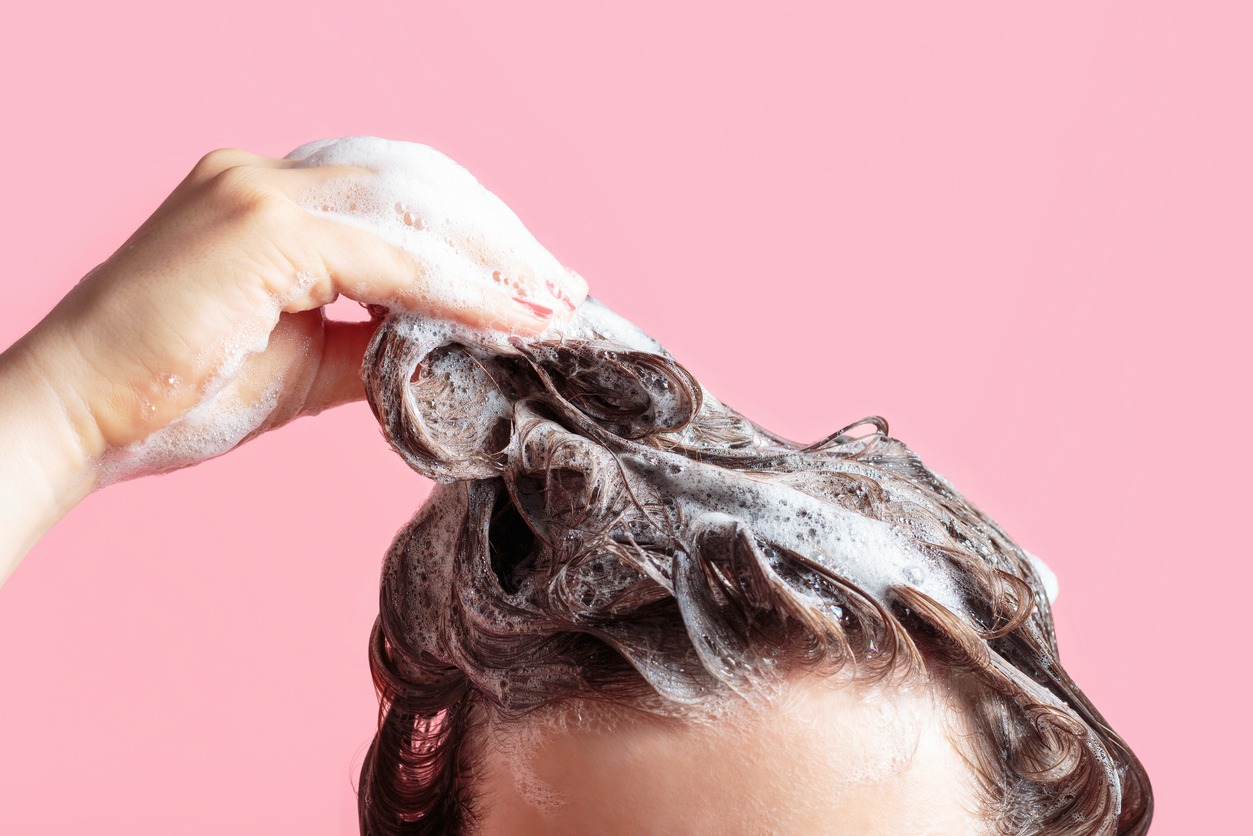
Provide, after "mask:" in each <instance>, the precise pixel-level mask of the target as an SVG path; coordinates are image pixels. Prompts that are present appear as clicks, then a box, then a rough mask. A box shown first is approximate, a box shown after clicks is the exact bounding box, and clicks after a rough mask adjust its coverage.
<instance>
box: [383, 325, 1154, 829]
mask: <svg viewBox="0 0 1253 836" xmlns="http://www.w3.org/2000/svg"><path fill="white" fill-rule="evenodd" d="M365 372H366V382H367V393H368V395H369V397H370V402H371V405H372V407H373V409H374V411H375V414H376V415H377V416H378V418H379V420H380V423H381V424H382V426H383V430H384V433H385V435H386V436H387V437H388V439H389V441H391V443H392V444H393V446H394V447H395V449H396V450H397V451H398V452H399V453H400V454H401V455H402V456H403V457H404V458H405V459H406V460H407V461H408V462H409V463H410V465H411V466H413V467H414V468H415V469H417V470H418V471H419V472H421V473H423V474H425V475H427V476H430V477H432V478H435V479H436V480H438V481H440V482H441V483H442V484H440V485H439V486H437V487H436V489H435V490H434V491H433V492H432V494H431V496H430V498H429V499H428V501H427V503H426V505H425V506H424V507H423V508H422V509H420V510H419V512H418V514H417V516H416V517H415V518H414V519H413V521H411V522H410V524H409V525H408V526H407V527H406V528H405V529H403V530H402V531H401V532H400V534H399V535H398V537H397V538H396V541H395V542H394V543H393V546H392V548H391V550H390V552H389V554H388V557H387V561H386V564H385V566H384V573H383V583H382V592H381V598H380V614H379V618H378V621H377V622H376V625H375V629H374V631H373V634H372V637H371V669H372V671H373V674H374V677H375V682H376V685H377V687H378V689H379V692H380V696H381V713H380V728H379V732H378V735H377V736H376V738H375V741H374V744H373V745H372V747H371V749H370V752H369V754H368V756H367V758H366V762H365V764H364V766H363V769H362V779H361V793H360V805H361V821H362V830H363V832H366V833H369V834H371V835H372V836H383V834H390V833H436V832H439V833H447V832H457V831H458V830H459V829H463V828H465V827H466V826H467V825H468V824H470V823H471V822H472V821H473V812H474V799H475V790H474V786H473V783H474V779H475V747H476V746H477V745H478V743H479V742H480V737H478V736H476V735H478V731H477V730H478V729H480V728H481V726H482V722H483V721H482V718H483V717H484V716H490V717H491V718H493V721H494V722H496V721H504V722H509V721H518V722H520V721H521V720H522V719H523V718H525V717H528V716H534V715H535V713H536V712H544V711H550V710H553V709H554V708H556V709H558V710H559V709H560V707H561V706H563V705H570V704H574V703H578V702H583V701H600V702H604V703H607V704H610V705H613V706H621V707H623V708H626V709H629V710H630V711H635V712H645V713H649V714H652V715H656V716H657V717H661V718H671V719H678V720H682V719H683V718H685V717H686V718H692V719H693V720H694V721H695V720H700V719H702V718H704V719H707V718H708V716H709V713H710V708H711V707H716V706H719V705H724V704H725V703H726V701H727V700H728V699H731V700H742V701H743V702H744V703H745V704H747V705H761V704H763V703H765V704H768V703H769V702H770V701H771V700H772V699H773V698H775V697H776V695H778V694H779V693H781V692H783V691H785V690H786V689H787V688H788V687H789V683H791V682H795V681H797V679H798V678H799V677H824V678H834V677H839V676H844V677H845V678H847V679H848V680H849V681H850V682H854V683H856V684H857V685H858V687H868V686H874V685H879V686H882V687H887V688H910V687H915V686H917V685H918V683H927V684H928V687H930V688H932V689H933V690H934V692H935V693H942V694H944V695H945V696H946V698H951V700H952V701H953V703H954V705H956V706H957V708H958V712H959V714H960V717H961V720H962V723H963V725H964V727H965V728H966V729H967V730H968V731H969V733H970V736H971V738H972V745H971V746H970V747H968V749H967V750H966V752H965V756H966V757H967V758H968V759H969V760H970V765H971V767H972V774H973V775H974V777H975V782H976V784H977V791H978V793H979V796H980V805H981V810H982V812H983V814H984V816H985V818H986V820H987V821H989V822H992V823H993V825H994V826H995V828H996V829H997V832H1003V833H1066V834H1084V833H1093V834H1095V833H1113V832H1116V833H1141V832H1144V830H1146V829H1147V826H1148V821H1149V818H1150V815H1151V806H1152V802H1151V793H1150V790H1149V784H1148V779H1147V776H1146V775H1145V773H1144V771H1143V769H1142V767H1141V766H1140V764H1139V763H1138V761H1137V760H1136V759H1135V757H1134V755H1133V754H1132V753H1131V752H1130V750H1129V749H1128V748H1127V747H1126V746H1125V744H1124V743H1123V742H1122V740H1121V739H1120V738H1119V737H1118V736H1117V735H1116V734H1115V733H1114V732H1113V731H1112V730H1111V729H1110V728H1109V727H1108V725H1107V724H1106V723H1105V722H1104V721H1103V719H1102V718H1101V716H1100V714H1099V713H1098V712H1097V711H1096V709H1095V708H1094V707H1093V706H1092V705H1091V703H1090V702H1089V701H1088V700H1087V699H1086V698H1085V697H1084V696H1083V694H1082V692H1081V691H1080V690H1079V688H1078V687H1077V686H1076V685H1075V684H1074V683H1073V681H1071V679H1070V678H1069V676H1067V674H1066V673H1065V671H1064V670H1063V669H1062V667H1061V665H1060V663H1059V662H1058V654H1057V646H1056V641H1055V637H1054V634H1053V629H1052V619H1051V612H1050V608H1049V601H1048V599H1047V596H1046V595H1045V593H1044V587H1043V582H1042V580H1041V578H1040V576H1039V574H1038V572H1037V571H1036V569H1035V568H1034V566H1033V564H1032V562H1031V561H1030V560H1029V559H1028V558H1027V556H1026V555H1025V554H1024V552H1023V551H1022V550H1021V549H1020V548H1019V547H1018V546H1017V545H1015V544H1014V543H1013V541H1012V540H1011V539H1010V538H1009V537H1008V536H1007V535H1006V534H1005V533H1004V532H1003V531H1002V530H1001V529H1000V527H999V526H997V525H996V523H995V522H993V521H992V520H990V519H989V518H987V517H986V516H985V515H984V514H982V513H981V512H980V511H979V510H978V509H977V508H975V507H974V506H973V505H971V504H970V503H968V502H967V501H966V500H965V499H964V498H963V497H962V496H961V494H959V493H958V492H957V491H956V490H955V489H954V488H953V487H952V486H951V485H950V484H949V483H948V482H947V481H945V480H944V479H943V478H941V477H939V476H938V475H937V474H935V473H933V472H932V471H930V470H928V469H927V468H926V467H925V466H924V465H923V464H922V462H921V461H920V460H919V459H918V457H917V456H916V455H915V454H914V453H913V452H912V451H911V450H909V448H908V447H906V446H905V445H904V444H903V443H901V442H900V441H898V440H895V439H893V438H891V437H890V436H889V435H888V430H887V425H886V423H885V422H883V421H882V419H878V418H870V419H866V420H865V421H861V422H857V423H856V424H853V425H851V426H849V427H845V428H844V429H842V430H840V431H839V432H836V433H833V434H832V435H831V436H829V437H828V438H826V439H824V440H823V441H821V442H818V443H816V444H812V445H799V444H795V443H793V442H789V441H787V440H785V439H782V438H780V437H778V436H776V435H774V434H773V433H770V432H769V431H767V430H765V429H763V428H761V427H759V426H757V425H755V424H753V423H752V422H751V421H749V420H748V419H746V418H744V417H743V416H742V415H740V414H739V413H737V412H736V411H735V410H733V409H730V408H729V407H727V406H725V405H723V404H721V403H720V402H718V401H717V399H715V398H714V397H713V396H712V395H711V394H710V393H708V392H706V391H705V390H704V389H703V388H702V387H701V386H700V384H699V383H698V382H697V381H696V379H695V378H694V377H693V376H692V375H691V374H690V373H689V372H688V371H687V370H686V369H684V368H683V367H682V366H680V365H679V364H678V363H676V362H675V361H674V360H673V359H672V358H671V357H670V356H669V355H668V354H667V353H666V352H665V351H664V350H663V349H662V348H661V347H660V346H659V345H657V344H656V343H655V342H653V341H652V340H650V339H648V338H647V337H646V336H644V335H643V334H642V333H640V332H639V331H638V330H637V329H635V328H634V327H633V326H631V325H630V324H629V323H626V322H625V321H623V320H621V319H619V318H617V317H615V316H613V315H612V314H611V313H610V312H608V311H607V309H605V308H604V307H603V306H600V305H599V304H597V303H595V302H589V303H587V304H585V305H584V307H583V308H581V309H580V313H579V316H578V317H576V319H575V321H574V323H572V324H571V326H570V327H569V328H568V329H567V330H566V332H565V333H564V334H563V335H562V336H561V337H560V338H555V339H537V340H516V339H515V340H512V341H501V340H499V339H494V338H490V337H488V336H485V335H476V334H473V333H471V332H467V331H464V330H459V329H455V328H452V327H451V326H449V327H442V329H441V327H439V326H434V325H432V324H430V323H422V322H420V321H416V320H412V319H404V318H399V317H393V318H391V319H389V320H388V321H386V322H385V323H384V324H383V325H382V326H381V327H380V329H379V332H378V334H377V335H376V337H375V339H374V342H373V343H372V345H371V348H370V351H369V352H368V354H367V358H366V364H365Z"/></svg>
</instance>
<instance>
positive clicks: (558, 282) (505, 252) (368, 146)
mask: <svg viewBox="0 0 1253 836" xmlns="http://www.w3.org/2000/svg"><path fill="white" fill-rule="evenodd" d="M287 159H289V160H292V161H294V162H295V163H296V167H298V168H308V167H317V166H358V167H362V168H366V169H369V172H368V173H363V174H361V175H358V176H346V177H345V178H343V179H337V180H335V181H328V182H327V183H326V184H324V185H322V186H319V187H315V188H314V189H313V190H311V191H310V192H309V193H308V194H307V195H306V196H305V197H304V199H303V200H302V201H301V206H302V207H303V208H305V209H306V210H307V211H309V212H312V213H314V214H317V215H322V216H325V217H330V218H333V219H334V220H337V221H341V222H344V223H349V224H352V225H354V226H357V227H360V228H362V229H366V230H369V231H370V232H372V233H374V234H375V235H377V236H379V237H380V238H383V239H384V240H386V241H389V242H391V243H392V244H394V245H396V246H398V247H400V248H401V249H403V250H405V251H406V252H408V253H409V254H410V255H412V256H413V257H414V258H415V259H416V260H417V261H418V263H419V264H421V265H423V266H424V267H425V269H426V271H427V273H428V275H429V276H431V277H432V278H433V280H432V281H430V282H429V283H427V285H426V286H425V287H424V288H423V289H422V295H423V297H424V301H425V302H426V303H428V304H432V305H436V306H438V307H442V308H445V309H451V310H465V311H477V312H479V313H480V314H482V315H484V316H485V317H487V318H488V319H490V318H491V316H490V315H491V314H492V312H494V311H497V310H499V309H500V307H501V306H502V305H506V304H511V305H512V304H516V303H514V302H512V301H511V300H512V299H513V298H515V297H516V298H517V299H520V300H522V303H520V309H525V308H526V306H528V305H529V306H538V308H540V309H548V310H551V311H552V318H553V321H554V322H558V323H560V322H564V321H566V320H568V319H569V317H570V316H571V315H572V314H573V312H574V310H575V308H576V307H577V306H578V304H579V302H581V301H582V299H583V297H584V296H585V295H586V292H587V286H586V283H585V282H584V281H583V280H582V279H581V278H580V277H579V276H577V274H574V273H572V272H571V271H569V270H568V269H566V268H565V267H564V266H562V264H561V263H560V262H559V261H558V260H557V259H556V257H554V256H553V255H552V253H550V252H549V251H548V250H546V249H545V248H544V247H543V246H542V245H541V244H540V243H539V242H538V241H537V240H535V237H534V236H533V235H531V233H530V232H529V231H528V230H527V228H526V227H525V226H524V225H523V224H522V221H521V220H519V219H518V216H517V215H516V214H514V212H513V211H512V210H511V209H510V208H509V207H508V206H506V205H505V203H504V201H502V200H501V199H500V198H498V197H497V196H496V195H494V194H492V193H491V192H490V191H488V190H487V189H486V188H484V187H483V186H482V184H480V183H479V182H478V180H476V179H475V178H474V176H473V175H472V174H470V172H469V171H467V170H466V169H465V168H463V167H462V166H460V165H458V164H457V163H455V162H453V161H452V160H451V159H449V158H448V157H446V156H444V155H443V154H441V153H440V152H438V151H436V150H435V149H434V148H430V147H428V146H425V145H419V144H417V143H413V142H398V141H393V140H386V139H380V138H378V137H368V136H357V137H347V138H344V139H325V140H319V141H317V142H311V143H308V144H306V145H302V146H300V147H299V148H297V149H296V150H294V151H292V152H291V153H290V154H288V155H287ZM400 301H401V302H402V303H403V300H400ZM408 301H409V303H410V304H409V305H408V307H412V302H413V301H414V300H412V299H411V300H408ZM394 307H396V308H399V307H402V304H397V305H395V306H394Z"/></svg>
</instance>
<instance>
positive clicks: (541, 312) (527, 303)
mask: <svg viewBox="0 0 1253 836" xmlns="http://www.w3.org/2000/svg"><path fill="white" fill-rule="evenodd" d="M513 301H515V302H517V303H518V304H519V305H521V306H522V307H524V308H526V309H527V310H528V311H530V312H531V313H532V315H534V316H535V317H537V318H539V319H545V320H547V319H551V318H552V315H553V309H552V308H546V307H544V306H543V305H537V304H536V303H534V302H532V301H531V300H529V299H523V298H522V297H521V296H515V297H513Z"/></svg>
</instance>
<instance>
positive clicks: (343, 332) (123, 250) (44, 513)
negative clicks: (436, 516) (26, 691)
mask: <svg viewBox="0 0 1253 836" xmlns="http://www.w3.org/2000/svg"><path fill="white" fill-rule="evenodd" d="M369 175H370V172H369V171H368V170H365V169H358V168H347V167H333V166H324V167H318V168H294V167H292V164H291V163H290V162H288V161H286V160H279V159H272V158H269V157H264V156H260V155H257V154H251V153H249V152H247V151H241V150H236V149H225V150H219V151H214V152H211V153H209V154H207V155H206V156H205V157H204V158H203V159H201V160H200V162H198V163H197V164H196V166H195V167H194V168H193V169H192V171H191V173H190V174H188V175H187V177H186V178H185V179H184V180H183V181H182V183H180V184H179V185H178V187H177V188H176V189H175V190H174V191H173V193H172V194H170V196H169V197H168V198H167V199H166V200H165V202H164V203H162V204H161V206H160V207H159V208H158V209H157V210H156V212H154V213H153V215H152V216H151V217H150V218H149V219H148V220H147V221H146V222H145V223H144V224H143V225H142V226H141V227H140V228H139V229H138V230H137V231H136V232H135V233H134V235H132V236H131V237H130V238H129V239H128V240H127V241H126V242H125V243H124V244H123V245H122V246H121V247H120V248H119V249H118V251H117V252H116V253H114V254H113V255H112V256H111V257H110V258H109V259H108V260H106V261H105V262H103V263H102V264H100V265H99V266H98V267H97V268H96V269H94V270H92V271H91V273H89V274H88V275H87V276H86V277H85V278H84V279H83V280H82V281H80V282H79V283H78V284H77V286H75V287H74V289H73V290H71V291H70V293H69V294H67V295H66V296H65V298H64V299H62V300H61V302H60V303H58V304H57V306H56V307H55V308H54V309H53V310H52V311H51V312H50V313H49V314H48V315H47V316H46V317H45V318H44V319H43V321H41V322H40V323H39V324H38V325H36V326H35V327H34V328H33V329H32V330H31V331H30V332H29V333H27V334H26V335H25V336H24V337H22V338H21V339H20V340H18V341H17V342H16V343H15V344H14V345H12V346H11V347H10V348H9V349H7V350H6V351H5V352H4V353H3V354H0V531H3V532H4V537H3V542H0V583H2V582H3V581H4V580H5V579H7V578H8V577H9V575H10V574H11V573H12V572H13V570H14V569H15V568H16V567H17V564H18V563H19V561H20V560H21V559H22V557H23V556H24V555H25V554H26V553H27V552H28V551H29V550H30V548H31V547H32V546H33V545H34V544H35V543H36V542H37V541H38V540H39V538H40V537H41V536H42V535H43V534H44V533H45V532H46V531H47V530H48V529H49V528H51V527H52V526H53V525H54V524H55V523H56V522H57V521H58V520H60V519H61V518H62V517H63V516H64V515H65V514H67V513H68V512H69V511H70V510H71V509H72V508H73V507H74V506H75V505H76V504H77V503H78V502H80V501H81V500H82V499H83V498H85V497H86V496H87V495H88V494H90V493H91V492H92V491H94V490H97V489H99V488H101V487H103V486H104V485H105V484H107V482H108V481H110V480H111V479H116V478H129V477H131V476H133V475H138V474H136V473H123V474H121V475H120V476H119V475H118V474H116V473H114V474H112V475H110V474H109V473H108V471H107V470H102V463H103V462H105V461H106V460H107V458H108V457H109V455H110V454H111V453H113V452H115V451H118V450H120V449H122V448H126V447H128V446H129V445H134V444H137V443H140V442H144V440H145V439H148V438H149V437H151V436H152V435H153V434H154V433H156V432H158V431H160V430H162V429H163V428H166V427H169V426H170V425H171V424H175V423H176V422H179V421H180V419H184V418H186V417H187V415H188V412H189V411H190V410H192V409H193V408H195V407H196V406H197V405H198V404H201V402H202V401H205V400H206V399H207V398H209V397H211V396H214V395H215V394H216V395H217V396H218V397H222V398H223V399H224V400H225V401H227V402H230V403H235V404H239V405H242V406H249V405H253V404H256V403H257V402H259V401H262V400H264V402H265V403H266V404H267V406H268V407H269V408H267V409H264V410H263V411H262V412H261V413H260V414H256V415H253V416H251V420H252V424H251V425H250V426H249V427H248V428H247V435H246V437H247V438H251V437H253V436H255V435H257V434H259V433H261V432H265V431H267V430H270V429H274V428H276V427H280V426H283V425H284V424H286V423H288V422H290V421H292V420H294V419H295V418H298V417H300V416H302V415H314V414H317V413H318V412H321V411H322V410H324V409H328V408H330V407H333V406H336V405H339V404H343V403H348V402H350V401H355V400H360V399H361V398H363V397H364V390H363V386H362V382H361V379H360V377H359V369H360V366H361V360H362V355H363V352H364V350H365V347H366V345H367V343H368V342H369V339H370V337H371V335H372V334H373V332H374V329H375V327H376V322H374V321H370V322H361V323H344V322H334V321H330V320H328V319H327V318H326V317H325V316H324V314H323V312H322V307H323V306H324V305H327V304H329V303H330V302H333V301H334V300H335V299H336V298H338V297H339V295H340V294H343V295H345V296H347V297H349V298H352V299H355V300H357V301H359V302H363V303H369V304H378V305H385V306H391V307H400V308H407V309H411V310H415V311H420V312H423V313H426V314H429V315H432V316H438V317H443V318H448V319H454V320H457V321H460V322H464V323H466V324H470V325H477V326H486V327H491V328H498V329H501V330H505V331H511V332H514V333H518V334H524V335H530V334H536V333H539V332H541V331H543V330H544V329H545V328H546V327H548V325H549V324H550V319H551V316H552V315H553V314H552V313H551V312H548V311H546V309H544V308H538V309H537V308H536V306H534V305H527V304H525V303H520V302H519V301H517V300H516V299H514V298H513V297H512V296H511V295H510V294H509V293H507V292H505V290H503V289H502V290H501V291H500V293H499V298H498V300H495V301H494V302H492V303H489V304H486V305H484V306H482V307H478V308H474V309H467V308H441V307H439V306H438V303H434V302H431V301H429V296H430V295H429V294H428V293H427V292H426V291H427V290H428V289H430V288H433V287H435V286H436V285H437V284H438V283H439V282H440V281H441V277H440V276H438V275H432V274H431V273H430V271H428V270H426V269H424V267H423V265H422V264H420V263H419V262H417V261H416V260H414V259H413V258H412V257H410V256H409V255H408V254H407V253H406V252H405V251H403V250H401V249H399V248H397V247H394V246H392V245H391V244H389V243H387V242H384V241H383V240H381V239H379V238H378V237H376V236H374V235H372V234H371V233H369V232H366V231H363V230H361V229H358V228H354V227H351V226H348V225H346V224H343V223H340V222H337V221H335V220H332V219H329V218H326V217H320V216H317V215H313V214H311V213H309V212H306V211H305V210H303V209H301V208H300V206H299V203H300V201H301V199H302V198H303V197H305V196H306V195H308V194H310V193H311V192H313V191H315V190H317V189H318V188H319V187H324V186H326V185H328V183H329V182H330V181H333V180H335V179H337V178H345V177H350V176H351V177H368V176H369ZM463 220H464V221H465V222H466V223H467V225H468V226H469V228H470V230H471V234H473V233H474V228H473V223H474V219H473V218H467V219H463ZM493 266H494V265H491V264H485V265H483V269H484V272H485V274H488V275H490V272H491V269H492V267H493ZM515 266H516V265H515ZM523 267H524V268H525V267H526V265H523ZM543 278H545V279H548V280H551V281H552V282H553V283H555V284H556V285H557V286H559V287H560V288H561V290H562V291H563V292H564V294H565V297H566V298H567V299H569V300H571V301H572V303H574V304H578V303H579V302H581V301H582V300H583V298H584V297H585V295H586V291H587V288H586V285H585V284H584V283H583V281H582V280H581V279H579V278H578V277H577V276H575V275H574V274H571V273H565V274H563V275H559V276H551V277H549V276H545V277H543ZM557 315H561V314H560V313H559V314H557ZM241 344H242V345H251V346H258V347H259V346H260V345H262V344H264V345H265V349H264V350H263V351H258V352H254V353H251V354H248V355H247V356H246V358H245V360H244V362H243V363H242V365H240V366H239V367H238V368H237V369H233V370H231V369H228V370H227V371H229V373H228V374H226V375H225V376H223V365H224V363H225V362H226V361H227V360H228V359H230V357H231V356H232V347H234V351H235V353H236V354H238V346H239V345H241ZM220 387H224V388H220ZM263 394H264V395H266V396H268V397H266V398H265V399H263V398H262V395H263ZM196 461H197V459H195V458H191V459H188V460H185V461H180V462H178V463H177V464H178V465H180V466H185V465H187V464H194V463H195V462H196Z"/></svg>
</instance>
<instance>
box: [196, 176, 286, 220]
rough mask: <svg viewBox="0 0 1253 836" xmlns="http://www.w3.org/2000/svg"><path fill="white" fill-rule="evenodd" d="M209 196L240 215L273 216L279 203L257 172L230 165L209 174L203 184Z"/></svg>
mask: <svg viewBox="0 0 1253 836" xmlns="http://www.w3.org/2000/svg"><path fill="white" fill-rule="evenodd" d="M205 188H206V189H207V191H208V193H209V195H210V196H211V197H212V199H213V200H214V201H215V202H216V203H218V204H220V205H221V206H223V207H225V208H227V209H229V210H231V211H233V212H238V213H241V214H248V215H255V214H265V215H270V214H274V213H275V212H276V211H277V210H278V209H279V207H280V206H281V205H282V203H283V201H282V199H281V197H280V196H279V195H277V194H275V193H274V192H272V191H270V190H269V189H267V188H266V187H265V184H264V183H263V182H262V177H261V172H260V170H258V169H256V168H253V167H251V166H247V165H232V166H229V167H227V168H225V169H223V170H221V171H220V172H218V173H217V174H215V175H213V176H212V177H211V178H210V179H209V180H208V182H207V183H206V184H205Z"/></svg>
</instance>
